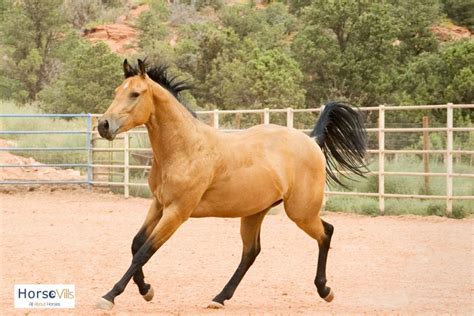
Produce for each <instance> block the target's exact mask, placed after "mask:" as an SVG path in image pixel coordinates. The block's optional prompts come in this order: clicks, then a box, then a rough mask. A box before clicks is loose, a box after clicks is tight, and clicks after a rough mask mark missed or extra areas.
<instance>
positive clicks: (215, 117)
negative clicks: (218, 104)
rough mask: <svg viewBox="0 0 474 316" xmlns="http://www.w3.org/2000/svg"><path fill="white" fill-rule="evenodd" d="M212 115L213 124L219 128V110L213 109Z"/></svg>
mask: <svg viewBox="0 0 474 316" xmlns="http://www.w3.org/2000/svg"><path fill="white" fill-rule="evenodd" d="M212 115H213V126H214V127H215V128H219V110H218V109H215V110H214V112H213V113H212Z"/></svg>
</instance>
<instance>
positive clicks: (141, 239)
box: [132, 199, 163, 301]
mask: <svg viewBox="0 0 474 316" xmlns="http://www.w3.org/2000/svg"><path fill="white" fill-rule="evenodd" d="M162 215H163V207H162V206H161V205H160V204H159V203H158V201H156V199H153V202H152V204H151V206H150V209H149V211H148V214H147V216H146V218H145V221H144V222H143V225H142V227H141V228H140V230H139V231H138V233H137V234H136V235H135V237H134V238H133V242H132V255H135V254H136V253H137V252H138V250H140V247H141V246H143V244H144V243H145V241H146V240H147V239H148V237H149V236H150V234H151V232H152V231H153V229H154V228H155V226H156V224H158V222H159V221H160V219H161V216H162ZM133 281H134V282H135V283H136V284H137V286H138V291H139V292H140V294H141V295H142V296H143V298H144V299H145V300H146V301H151V300H152V299H153V295H154V291H153V288H152V287H151V285H150V284H148V283H145V275H144V274H143V269H142V268H139V269H138V270H137V272H135V274H134V275H133Z"/></svg>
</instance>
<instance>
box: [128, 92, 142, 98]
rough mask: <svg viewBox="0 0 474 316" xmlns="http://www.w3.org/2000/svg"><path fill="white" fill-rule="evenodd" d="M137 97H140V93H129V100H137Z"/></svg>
mask: <svg viewBox="0 0 474 316" xmlns="http://www.w3.org/2000/svg"><path fill="white" fill-rule="evenodd" d="M139 95H140V93H138V92H132V93H130V98H132V99H135V98H138V96H139Z"/></svg>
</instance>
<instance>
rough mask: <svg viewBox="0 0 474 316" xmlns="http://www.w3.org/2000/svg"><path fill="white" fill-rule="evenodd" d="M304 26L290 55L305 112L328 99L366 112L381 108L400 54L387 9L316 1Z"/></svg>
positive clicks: (347, 1) (377, 5)
mask: <svg viewBox="0 0 474 316" xmlns="http://www.w3.org/2000/svg"><path fill="white" fill-rule="evenodd" d="M304 21H305V26H304V28H303V29H302V30H301V31H300V32H299V33H298V34H297V35H296V37H295V40H294V42H293V52H294V55H295V57H296V59H297V60H298V61H299V63H300V65H301V68H302V69H304V70H305V75H306V76H305V88H306V90H307V91H308V93H307V95H306V97H307V102H308V106H310V107H314V106H316V105H318V104H321V103H323V102H325V101H327V100H328V99H345V100H348V101H350V102H352V103H355V104H359V105H368V106H370V105H377V104H378V103H380V102H383V101H385V102H386V96H387V95H388V94H389V93H390V91H391V90H392V89H393V85H392V77H393V76H394V72H395V71H396V66H397V56H398V51H399V48H398V47H397V46H396V45H394V43H395V42H396V40H397V35H398V28H397V25H398V24H397V23H396V21H395V19H394V17H393V15H392V14H391V12H390V6H387V5H385V4H381V3H376V2H355V1H350V0H333V1H323V0H315V1H313V3H312V5H311V6H310V7H308V8H307V10H306V14H305V16H304Z"/></svg>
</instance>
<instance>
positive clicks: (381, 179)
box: [378, 104, 385, 215]
mask: <svg viewBox="0 0 474 316" xmlns="http://www.w3.org/2000/svg"><path fill="white" fill-rule="evenodd" d="M378 137H379V210H380V214H381V215H384V213H385V199H384V194H385V178H384V172H385V105H384V104H381V105H380V106H379V135H378Z"/></svg>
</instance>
